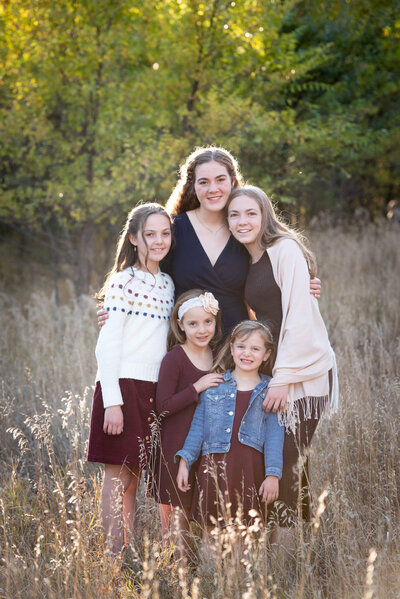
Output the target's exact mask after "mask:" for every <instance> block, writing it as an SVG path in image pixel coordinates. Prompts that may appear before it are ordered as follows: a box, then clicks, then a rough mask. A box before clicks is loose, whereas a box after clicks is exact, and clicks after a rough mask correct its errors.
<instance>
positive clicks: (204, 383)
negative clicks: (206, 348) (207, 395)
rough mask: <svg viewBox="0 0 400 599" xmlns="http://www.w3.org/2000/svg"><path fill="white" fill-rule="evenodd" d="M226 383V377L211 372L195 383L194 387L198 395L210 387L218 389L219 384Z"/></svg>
mask: <svg viewBox="0 0 400 599" xmlns="http://www.w3.org/2000/svg"><path fill="white" fill-rule="evenodd" d="M223 382H224V375H223V374H217V373H216V372H211V373H210V374H205V375H204V376H202V377H201V379H199V380H198V381H196V382H195V383H193V387H194V388H195V389H196V391H197V393H201V392H202V391H205V390H206V389H209V388H210V387H218V385H219V384H221V383H223Z"/></svg>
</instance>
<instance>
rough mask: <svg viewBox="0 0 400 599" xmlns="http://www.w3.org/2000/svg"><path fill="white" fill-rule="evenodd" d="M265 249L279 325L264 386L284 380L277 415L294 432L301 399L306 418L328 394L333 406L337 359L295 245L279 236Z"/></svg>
mask: <svg viewBox="0 0 400 599" xmlns="http://www.w3.org/2000/svg"><path fill="white" fill-rule="evenodd" d="M266 251H267V252H268V256H269V258H270V261H271V265H272V270H273V274H274V278H275V281H276V283H277V285H278V286H279V288H280V290H281V301H282V325H281V330H280V335H279V341H278V351H277V356H276V360H275V365H274V368H273V371H272V377H273V378H272V380H271V381H270V384H269V386H270V387H274V386H279V385H289V392H288V398H287V403H286V408H285V411H284V413H283V415H281V420H282V421H283V422H284V423H285V426H286V428H287V429H289V430H292V431H294V430H295V428H296V424H297V423H298V422H299V404H300V402H301V403H302V404H303V407H304V413H305V418H306V419H308V418H312V417H313V416H317V415H318V414H320V413H321V411H322V410H321V408H322V404H325V405H326V404H327V403H328V399H329V395H330V407H331V410H336V409H337V405H338V382H337V371H336V360H335V354H334V352H333V350H332V348H331V346H330V343H329V339H328V333H327V330H326V327H325V324H324V321H323V320H322V316H321V314H320V311H319V306H318V300H317V299H316V298H315V297H313V296H312V295H311V294H310V275H309V272H308V266H307V262H306V260H305V257H304V255H303V252H302V251H301V249H300V247H299V245H298V244H297V243H296V242H295V241H294V240H292V239H287V238H283V239H281V240H279V241H278V242H276V243H275V244H274V245H273V246H271V247H269V248H267V250H266ZM330 370H332V383H333V384H332V387H331V390H330V389H329V371H330Z"/></svg>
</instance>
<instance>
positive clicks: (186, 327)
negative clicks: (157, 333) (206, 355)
mask: <svg viewBox="0 0 400 599" xmlns="http://www.w3.org/2000/svg"><path fill="white" fill-rule="evenodd" d="M216 322H217V321H216V318H215V316H213V315H212V314H210V312H206V311H205V310H204V308H202V307H201V306H196V307H195V308H190V310H187V311H186V312H185V314H184V315H183V317H182V320H178V325H179V328H180V329H181V331H183V332H184V333H185V335H186V344H187V345H188V346H189V347H190V346H192V347H193V349H194V348H200V347H206V346H207V345H208V344H209V343H210V341H211V340H212V338H213V337H214V335H215V327H216Z"/></svg>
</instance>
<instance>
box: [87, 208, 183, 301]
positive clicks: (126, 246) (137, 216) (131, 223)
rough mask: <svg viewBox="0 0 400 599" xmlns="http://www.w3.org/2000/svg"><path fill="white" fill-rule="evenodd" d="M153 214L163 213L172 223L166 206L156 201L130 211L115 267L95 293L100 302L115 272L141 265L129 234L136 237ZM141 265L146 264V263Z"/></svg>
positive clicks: (117, 252) (119, 241) (119, 240)
mask: <svg viewBox="0 0 400 599" xmlns="http://www.w3.org/2000/svg"><path fill="white" fill-rule="evenodd" d="M152 214H162V215H163V216H165V217H166V218H167V219H168V221H169V222H170V223H171V219H170V217H169V214H168V213H167V212H166V210H165V208H164V207H163V206H160V204H157V203H155V202H148V203H147V204H140V205H139V206H135V208H133V209H132V210H131V211H130V212H129V214H128V217H127V219H126V222H125V225H124V228H123V229H122V231H121V234H120V236H119V239H118V243H117V249H116V252H115V260H114V264H113V267H112V269H111V270H110V272H109V273H107V275H106V278H105V280H104V283H103V286H102V287H101V289H100V290H99V291H98V292H97V293H96V294H95V298H96V299H97V300H98V303H102V302H103V301H104V297H105V294H106V291H107V289H108V285H109V280H110V278H111V277H112V275H113V274H115V273H116V272H120V271H121V270H124V269H125V268H129V266H134V265H135V264H138V265H140V260H139V255H138V250H137V247H136V246H135V245H133V244H132V243H131V242H130V240H129V235H133V236H134V237H136V236H137V235H138V233H141V232H142V231H143V227H144V226H145V224H146V221H147V219H148V218H149V216H151V215H152ZM141 266H146V264H144V265H141ZM132 276H133V273H132Z"/></svg>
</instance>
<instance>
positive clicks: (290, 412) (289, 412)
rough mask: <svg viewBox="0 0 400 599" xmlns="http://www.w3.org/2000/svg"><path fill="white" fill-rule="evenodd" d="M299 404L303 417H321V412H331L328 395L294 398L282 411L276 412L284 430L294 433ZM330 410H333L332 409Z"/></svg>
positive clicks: (298, 416) (298, 414)
mask: <svg viewBox="0 0 400 599" xmlns="http://www.w3.org/2000/svg"><path fill="white" fill-rule="evenodd" d="M300 406H301V407H302V409H303V414H304V419H305V420H310V419H311V418H318V419H319V418H321V416H322V414H329V413H330V412H331V407H330V397H329V395H322V396H319V397H312V396H307V397H301V398H300V399H296V400H295V401H294V402H293V403H292V404H291V405H287V406H286V409H285V411H284V412H279V413H278V420H279V424H280V425H281V426H285V430H286V432H288V433H289V432H292V433H293V434H295V433H296V427H297V424H298V423H299V422H300ZM332 411H335V410H334V409H333V410H332Z"/></svg>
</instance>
